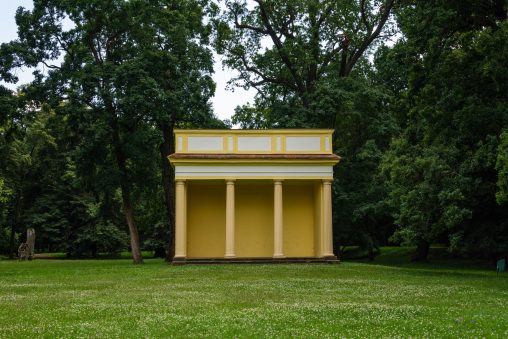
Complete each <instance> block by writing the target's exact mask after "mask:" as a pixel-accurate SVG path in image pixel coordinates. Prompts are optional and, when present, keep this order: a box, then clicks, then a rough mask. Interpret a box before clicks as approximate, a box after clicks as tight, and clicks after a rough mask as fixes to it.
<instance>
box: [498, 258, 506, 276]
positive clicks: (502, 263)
mask: <svg viewBox="0 0 508 339" xmlns="http://www.w3.org/2000/svg"><path fill="white" fill-rule="evenodd" d="M505 269H506V259H499V260H498V261H497V265H496V271H497V273H499V272H504V270H505Z"/></svg>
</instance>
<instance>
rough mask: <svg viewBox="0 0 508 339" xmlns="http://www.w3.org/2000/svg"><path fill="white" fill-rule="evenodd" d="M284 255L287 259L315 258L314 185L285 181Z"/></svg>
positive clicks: (283, 199) (283, 189)
mask: <svg viewBox="0 0 508 339" xmlns="http://www.w3.org/2000/svg"><path fill="white" fill-rule="evenodd" d="M282 192H283V193H282V195H283V198H282V201H283V215H284V217H283V218H284V222H283V225H284V233H283V239H284V254H285V256H286V257H288V258H291V257H313V256H315V241H314V239H315V227H314V224H315V219H316V216H315V206H314V200H315V199H314V186H313V184H312V183H308V182H302V183H291V182H289V181H285V182H284V184H283V188H282Z"/></svg>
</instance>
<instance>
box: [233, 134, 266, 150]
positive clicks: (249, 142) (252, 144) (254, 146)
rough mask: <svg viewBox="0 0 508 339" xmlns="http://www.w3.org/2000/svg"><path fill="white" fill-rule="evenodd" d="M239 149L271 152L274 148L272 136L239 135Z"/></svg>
mask: <svg viewBox="0 0 508 339" xmlns="http://www.w3.org/2000/svg"><path fill="white" fill-rule="evenodd" d="M238 150H239V151H240V152H246V151H262V152H269V151H271V150H272V137H238Z"/></svg>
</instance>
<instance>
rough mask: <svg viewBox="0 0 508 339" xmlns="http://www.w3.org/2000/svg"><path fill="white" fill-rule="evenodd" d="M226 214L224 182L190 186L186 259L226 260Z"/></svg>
mask: <svg viewBox="0 0 508 339" xmlns="http://www.w3.org/2000/svg"><path fill="white" fill-rule="evenodd" d="M225 211H226V186H225V184H224V181H217V182H213V181H212V182H208V183H206V182H192V183H189V184H188V186H187V257H189V258H222V257H224V251H225V241H224V239H225V232H226V226H225V225H226V212H225Z"/></svg>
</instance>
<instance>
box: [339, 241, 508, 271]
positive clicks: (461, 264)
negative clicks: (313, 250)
mask: <svg viewBox="0 0 508 339" xmlns="http://www.w3.org/2000/svg"><path fill="white" fill-rule="evenodd" d="M413 252H414V248H413V247H382V248H381V253H380V255H378V256H377V257H376V258H375V260H374V261H370V260H368V259H364V258H362V259H353V258H348V257H347V255H346V256H345V257H344V258H343V259H342V261H343V262H356V263H362V264H366V265H376V266H388V267H394V268H401V269H407V270H414V271H417V272H414V273H415V274H423V275H455V276H461V277H466V276H471V277H478V276H479V275H484V274H485V273H489V272H490V273H494V274H495V273H496V267H495V264H493V263H491V262H489V261H488V260H480V259H463V258H456V257H454V256H452V255H451V254H450V253H449V252H448V251H447V250H446V248H444V247H433V248H431V249H430V252H429V258H428V260H426V261H419V262H413V261H411V255H412V254H413ZM504 275H506V276H508V274H506V273H503V274H501V276H504Z"/></svg>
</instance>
